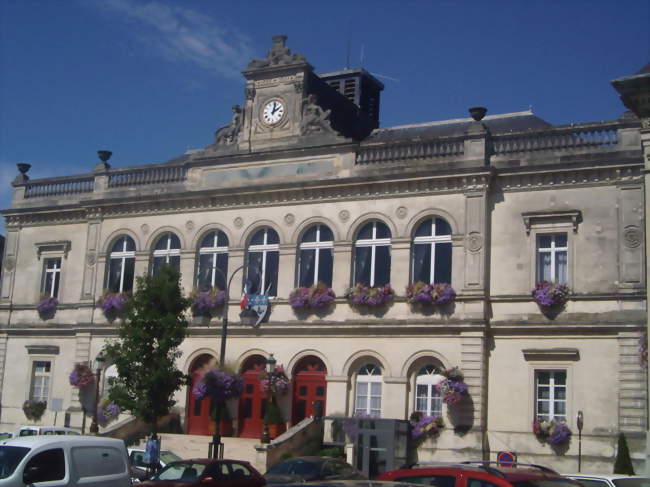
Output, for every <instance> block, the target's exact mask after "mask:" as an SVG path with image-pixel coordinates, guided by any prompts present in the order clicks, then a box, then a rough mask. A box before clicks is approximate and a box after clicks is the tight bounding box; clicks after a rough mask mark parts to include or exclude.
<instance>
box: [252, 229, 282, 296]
mask: <svg viewBox="0 0 650 487" xmlns="http://www.w3.org/2000/svg"><path fill="white" fill-rule="evenodd" d="M262 230H263V231H264V239H263V243H261V244H258V245H249V246H248V254H250V253H252V252H261V253H262V275H261V279H262V282H261V283H260V291H261V293H262V294H266V289H267V276H266V256H267V254H268V253H269V252H278V257H279V253H280V244H279V243H276V244H270V243H268V238H269V230H273V229H272V228H270V227H264V228H261V229H259V230H256V231H255V232H254V233H253V234H252V236H255V235H256V234H257V232H259V231H262ZM273 231H275V230H273ZM276 234H277V232H276ZM278 239H279V235H278ZM246 262H248V256H247V258H246ZM278 272H280V261H279V259H278ZM246 280H248V269H247V270H246ZM244 282H246V281H244ZM245 291H246V290H245Z"/></svg>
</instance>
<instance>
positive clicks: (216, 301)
mask: <svg viewBox="0 0 650 487" xmlns="http://www.w3.org/2000/svg"><path fill="white" fill-rule="evenodd" d="M190 300H191V301H192V312H193V313H194V316H212V315H214V314H216V313H217V312H219V311H221V310H222V309H223V306H224V304H225V302H226V291H222V290H221V289H219V288H216V287H214V288H212V289H210V290H208V291H197V290H194V291H193V292H192V294H190Z"/></svg>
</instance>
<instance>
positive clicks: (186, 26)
mask: <svg viewBox="0 0 650 487" xmlns="http://www.w3.org/2000/svg"><path fill="white" fill-rule="evenodd" d="M93 5H95V6H97V7H98V8H101V9H103V10H106V11H108V12H111V13H113V14H115V15H117V16H118V17H121V18H122V19H123V20H125V21H130V22H133V23H135V24H136V25H138V28H136V29H133V30H132V33H133V36H134V38H135V39H137V40H138V41H139V42H141V43H142V44H144V45H146V46H147V48H148V49H149V50H150V51H152V52H154V53H157V54H158V55H161V56H163V57H165V58H167V59H168V60H170V61H172V62H175V63H188V62H189V63H192V64H194V65H196V66H199V67H201V68H203V69H205V70H207V71H209V72H212V73H213V74H216V75H221V76H236V77H238V76H239V73H240V71H241V70H242V69H243V68H244V67H245V65H246V63H247V62H248V61H249V60H250V59H251V58H252V57H253V54H254V51H253V48H252V44H251V41H250V39H249V38H248V37H247V36H245V35H244V34H242V33H240V32H239V31H237V29H235V28H231V27H227V26H224V25H219V24H218V23H217V21H216V20H215V19H214V18H212V17H210V16H208V15H205V14H203V13H201V12H198V11H196V10H192V9H189V8H184V7H182V6H179V5H174V4H171V5H168V4H165V3H162V2H159V1H156V0H152V1H149V2H135V1H133V0H102V1H100V2H97V3H93Z"/></svg>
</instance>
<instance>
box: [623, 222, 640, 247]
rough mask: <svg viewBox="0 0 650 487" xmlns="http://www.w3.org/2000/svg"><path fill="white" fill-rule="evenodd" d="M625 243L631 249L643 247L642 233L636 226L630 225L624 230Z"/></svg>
mask: <svg viewBox="0 0 650 487" xmlns="http://www.w3.org/2000/svg"><path fill="white" fill-rule="evenodd" d="M623 242H625V246H626V247H628V248H630V249H635V248H637V247H638V246H639V245H641V231H640V230H639V227H637V226H636V225H630V226H629V227H626V228H625V230H623Z"/></svg>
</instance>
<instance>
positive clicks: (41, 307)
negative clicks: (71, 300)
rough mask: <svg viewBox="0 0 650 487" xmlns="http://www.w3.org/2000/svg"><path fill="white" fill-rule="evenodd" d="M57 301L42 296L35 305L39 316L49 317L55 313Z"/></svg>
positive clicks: (50, 297)
mask: <svg viewBox="0 0 650 487" xmlns="http://www.w3.org/2000/svg"><path fill="white" fill-rule="evenodd" d="M57 306H59V300H58V299H56V298H54V297H52V296H42V297H41V300H40V301H39V302H38V304H37V305H36V310H37V311H38V313H39V314H40V315H41V316H51V315H53V314H54V313H55V312H56V308H57Z"/></svg>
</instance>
